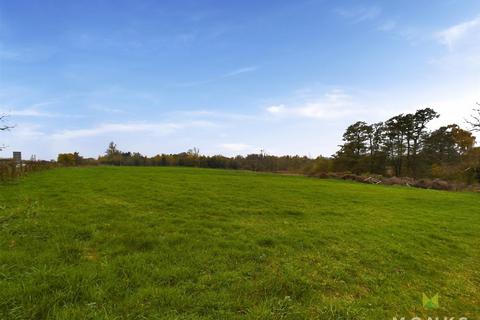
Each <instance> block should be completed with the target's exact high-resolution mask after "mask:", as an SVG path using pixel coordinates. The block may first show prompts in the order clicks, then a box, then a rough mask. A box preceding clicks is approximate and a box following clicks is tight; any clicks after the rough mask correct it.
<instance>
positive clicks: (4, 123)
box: [0, 114, 13, 151]
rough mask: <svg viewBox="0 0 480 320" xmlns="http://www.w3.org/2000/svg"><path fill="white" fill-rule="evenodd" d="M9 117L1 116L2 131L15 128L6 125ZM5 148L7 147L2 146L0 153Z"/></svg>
mask: <svg viewBox="0 0 480 320" xmlns="http://www.w3.org/2000/svg"><path fill="white" fill-rule="evenodd" d="M6 119H7V115H6V114H0V131H7V130H10V129H11V128H13V127H12V126H9V125H7V123H6ZM4 148H5V145H0V151H2V150H3V149H4Z"/></svg>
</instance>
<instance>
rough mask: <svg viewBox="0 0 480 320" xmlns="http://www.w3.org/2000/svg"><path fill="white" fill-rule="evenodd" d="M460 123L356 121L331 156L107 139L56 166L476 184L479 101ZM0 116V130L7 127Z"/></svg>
mask: <svg viewBox="0 0 480 320" xmlns="http://www.w3.org/2000/svg"><path fill="white" fill-rule="evenodd" d="M477 105H478V107H479V108H477V109H474V114H473V115H472V116H471V118H470V119H468V120H467V121H466V123H467V124H468V125H469V126H470V130H467V129H465V128H462V127H460V126H459V125H457V124H450V125H446V126H442V127H440V128H437V129H435V130H429V126H428V125H429V123H430V122H431V121H432V120H434V119H436V118H438V117H439V114H438V113H437V112H436V111H435V110H433V109H431V108H424V109H420V110H417V111H416V112H414V113H407V114H399V115H397V116H394V117H391V118H390V119H387V120H385V121H383V122H378V123H372V124H369V123H366V122H365V121H357V122H355V123H354V124H352V125H350V126H348V127H347V129H346V130H345V132H344V134H343V143H342V144H341V145H340V146H339V150H338V151H337V152H336V153H335V154H334V155H333V156H331V157H322V156H320V157H317V158H315V159H313V158H309V157H305V156H273V155H268V154H266V153H265V152H260V153H256V154H249V155H246V156H236V157H225V156H222V155H214V156H207V155H202V154H200V151H199V150H198V149H196V148H193V149H190V150H188V151H186V152H181V153H178V154H158V155H155V156H153V157H147V156H145V155H142V154H140V153H138V152H129V151H121V150H119V148H118V147H117V145H116V144H115V143H114V142H111V143H110V144H109V146H108V148H107V150H106V151H105V154H104V155H102V156H99V157H98V158H97V159H94V158H84V157H82V156H81V155H80V154H79V153H78V152H74V153H62V154H59V155H58V158H57V163H58V164H59V165H62V166H80V165H117V166H120V165H123V166H188V167H203V168H222V169H241V170H252V171H267V172H290V173H299V174H313V173H323V172H344V173H355V174H378V175H384V176H396V177H413V178H442V179H446V180H451V181H463V182H467V183H472V182H474V181H478V182H480V148H479V147H475V142H476V138H475V136H474V135H473V132H475V131H480V105H479V104H477ZM5 119H6V116H5V115H0V132H1V131H5V130H9V129H10V128H12V126H8V125H6V124H5V122H4V121H5Z"/></svg>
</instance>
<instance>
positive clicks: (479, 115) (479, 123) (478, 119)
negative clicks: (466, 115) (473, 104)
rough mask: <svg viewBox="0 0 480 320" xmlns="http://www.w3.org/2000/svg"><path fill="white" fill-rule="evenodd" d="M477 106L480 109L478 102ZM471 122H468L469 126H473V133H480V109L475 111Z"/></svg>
mask: <svg viewBox="0 0 480 320" xmlns="http://www.w3.org/2000/svg"><path fill="white" fill-rule="evenodd" d="M477 106H479V107H480V103H478V102H477ZM473 111H474V114H472V117H471V120H466V121H467V123H468V124H469V125H471V126H472V131H480V108H478V109H473Z"/></svg>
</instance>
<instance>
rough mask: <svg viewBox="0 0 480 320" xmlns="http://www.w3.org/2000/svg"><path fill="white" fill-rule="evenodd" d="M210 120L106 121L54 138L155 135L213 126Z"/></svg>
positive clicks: (55, 135) (66, 131)
mask: <svg viewBox="0 0 480 320" xmlns="http://www.w3.org/2000/svg"><path fill="white" fill-rule="evenodd" d="M212 126H215V124H213V123H212V122H208V121H190V122H185V123H147V122H136V123H135V122H131V123H106V124H101V125H99V126H97V127H93V128H87V129H73V130H63V131H60V132H57V133H54V134H53V135H52V138H54V139H75V138H88V137H95V136H100V135H104V134H113V133H141V132H143V133H148V134H153V135H167V134H170V133H172V132H174V131H177V130H179V129H183V128H187V127H196V128H198V127H212Z"/></svg>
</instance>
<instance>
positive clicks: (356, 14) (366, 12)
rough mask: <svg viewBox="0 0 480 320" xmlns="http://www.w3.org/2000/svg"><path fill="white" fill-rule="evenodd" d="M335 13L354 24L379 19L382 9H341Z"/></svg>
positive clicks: (362, 7)
mask: <svg viewBox="0 0 480 320" xmlns="http://www.w3.org/2000/svg"><path fill="white" fill-rule="evenodd" d="M334 12H335V13H336V14H338V15H340V16H341V17H343V18H346V19H348V20H350V21H351V22H352V23H360V22H364V21H368V20H373V19H376V18H378V17H379V16H380V14H381V13H382V9H381V8H379V7H377V6H359V7H351V8H346V7H341V8H336V9H335V10H334Z"/></svg>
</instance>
